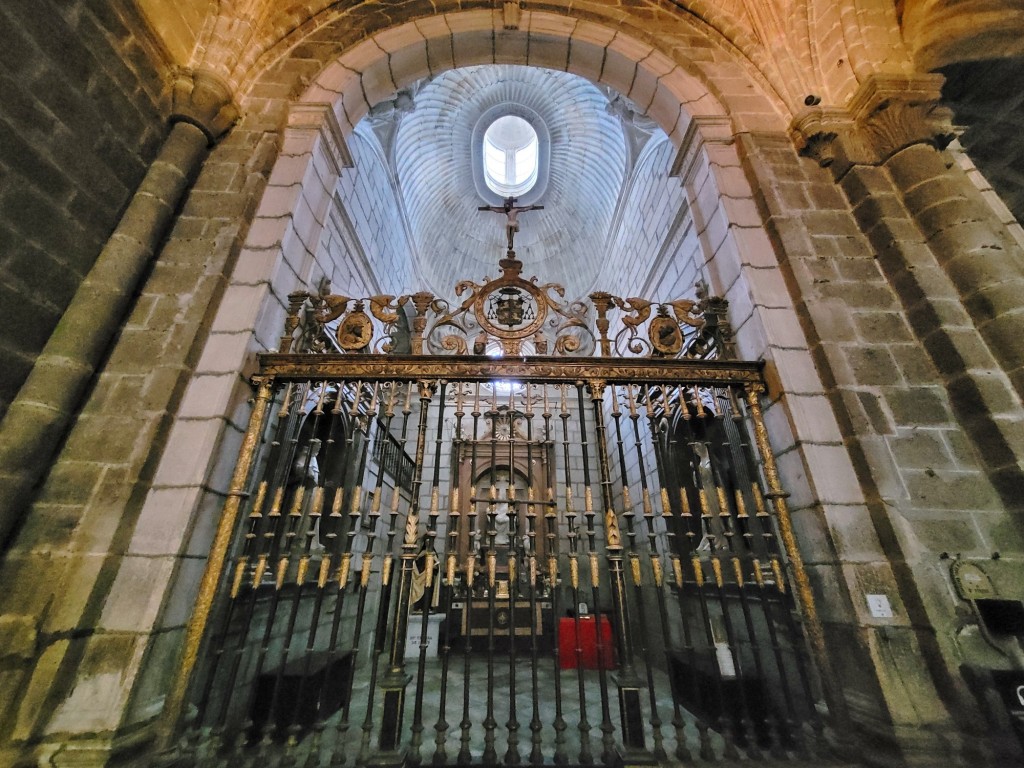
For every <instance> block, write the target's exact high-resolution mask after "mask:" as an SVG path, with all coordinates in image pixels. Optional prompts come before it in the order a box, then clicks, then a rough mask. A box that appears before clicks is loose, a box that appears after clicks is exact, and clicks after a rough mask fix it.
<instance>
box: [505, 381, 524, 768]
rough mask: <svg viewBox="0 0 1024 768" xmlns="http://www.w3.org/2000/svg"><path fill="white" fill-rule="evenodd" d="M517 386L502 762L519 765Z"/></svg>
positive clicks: (511, 427) (511, 396)
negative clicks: (506, 684)
mask: <svg viewBox="0 0 1024 768" xmlns="http://www.w3.org/2000/svg"><path fill="white" fill-rule="evenodd" d="M515 390H516V385H515V384H510V386H509V393H508V489H507V496H508V498H507V501H506V504H507V506H508V537H509V552H508V559H507V563H508V643H509V645H508V676H509V680H508V720H507V721H506V722H505V729H506V732H507V733H506V745H507V749H506V750H505V757H504V759H503V762H504V764H505V765H519V763H520V762H521V761H522V758H521V757H520V755H519V718H518V716H517V713H516V597H517V594H518V591H519V590H518V582H519V576H518V567H517V566H518V565H519V551H520V548H519V499H518V498H516V484H515V466H516V462H515V447H516V426H515V425H516V419H515V415H516V409H515Z"/></svg>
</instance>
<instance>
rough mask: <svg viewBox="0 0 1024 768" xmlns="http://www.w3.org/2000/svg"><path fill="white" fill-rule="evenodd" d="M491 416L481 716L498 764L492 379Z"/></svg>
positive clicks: (490, 759)
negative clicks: (484, 694)
mask: <svg viewBox="0 0 1024 768" xmlns="http://www.w3.org/2000/svg"><path fill="white" fill-rule="evenodd" d="M487 415H488V416H490V418H491V457H490V459H491V464H490V471H489V476H490V488H489V489H488V492H487V713H486V715H485V716H484V723H483V725H484V753H483V756H482V760H483V764H484V765H497V761H498V753H497V751H496V750H495V748H494V738H495V733H494V732H495V729H496V728H497V725H498V721H497V720H495V718H494V651H495V648H494V614H495V609H496V600H497V595H496V591H497V590H496V584H495V574H496V569H497V557H498V555H497V552H496V550H495V539H496V537H497V535H498V531H497V522H496V521H497V515H498V513H497V508H496V502H497V498H498V488H497V485H496V482H497V466H496V465H497V463H498V439H497V436H498V388H497V385H496V384H495V383H494V382H491V409H490V411H488V413H487Z"/></svg>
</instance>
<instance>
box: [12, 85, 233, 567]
mask: <svg viewBox="0 0 1024 768" xmlns="http://www.w3.org/2000/svg"><path fill="white" fill-rule="evenodd" d="M236 116H237V111H236V110H235V108H234V106H233V105H232V104H231V94H230V92H229V91H228V89H227V87H226V86H225V85H224V84H223V83H222V82H221V81H220V80H218V79H217V78H215V77H213V76H212V75H206V74H203V73H194V74H191V75H185V76H182V77H181V78H180V79H179V80H178V82H177V83H176V85H175V89H174V109H173V112H172V114H171V118H170V122H171V130H170V133H169V134H168V136H167V139H166V140H165V142H164V145H163V147H162V148H161V149H160V153H159V154H158V156H157V158H156V160H154V161H153V164H152V165H151V166H150V168H149V171H148V172H147V173H146V176H145V178H144V179H143V181H142V184H141V185H140V186H139V189H138V190H137V191H136V193H135V195H134V197H133V198H132V200H131V202H130V203H129V205H128V208H127V209H126V210H125V212H124V215H123V216H122V217H121V220H120V222H119V223H118V225H117V228H116V229H115V230H114V233H113V234H112V235H111V237H110V239H109V240H108V241H107V244H106V245H105V246H104V247H103V250H102V251H101V252H100V255H99V257H98V258H97V259H96V262H95V264H94V265H93V267H92V269H90V270H89V273H88V274H87V275H86V277H85V279H84V280H83V281H82V284H81V286H80V287H79V289H78V291H77V293H76V294H75V296H74V298H72V300H71V303H70V304H69V305H68V308H67V310H66V311H65V312H64V315H63V317H62V318H61V320H60V322H59V323H58V325H57V328H56V329H55V330H54V332H53V335H52V336H51V337H50V339H49V341H48V342H47V344H46V346H45V347H44V348H43V351H42V352H41V353H40V355H39V358H38V359H37V361H36V363H35V366H34V367H33V369H32V372H31V373H30V374H29V377H28V379H27V380H26V381H25V383H24V385H23V386H22V388H21V390H20V391H19V392H18V395H17V397H16V398H15V399H14V401H13V402H12V403H11V407H10V409H9V410H8V412H7V415H6V417H5V418H4V420H3V422H2V423H0V547H3V546H4V545H5V544H6V543H7V542H8V540H9V538H10V537H11V535H12V533H13V532H14V531H15V529H16V528H17V526H18V525H19V523H20V520H21V518H22V515H23V514H24V512H25V511H26V510H27V509H28V508H29V502H30V501H31V495H32V491H33V489H34V488H35V487H36V486H37V485H38V484H39V482H40V481H41V480H42V479H43V478H44V477H45V476H46V473H47V469H48V467H49V465H50V461H51V459H52V458H53V456H54V453H55V452H56V450H57V449H58V447H59V446H60V444H61V442H62V441H63V439H64V437H65V435H66V433H67V430H68V428H69V426H70V424H71V423H72V420H73V417H74V415H75V411H76V409H77V408H78V406H79V404H80V403H81V400H82V398H83V396H84V394H85V392H86V390H87V389H88V387H89V384H90V382H91V381H92V379H93V376H94V374H95V372H96V369H97V366H98V365H99V363H100V362H101V360H102V359H103V356H104V355H105V354H106V352H107V349H108V348H109V346H110V343H111V340H112V339H113V338H114V336H115V335H116V334H117V332H118V329H119V328H120V326H121V323H122V321H123V319H124V317H125V314H126V313H127V311H128V308H129V306H130V304H131V302H132V300H133V298H134V296H135V294H136V292H137V290H138V286H139V283H140V281H141V280H142V278H143V276H144V275H145V274H146V272H147V269H148V267H149V264H150V262H151V260H152V259H153V256H154V254H155V253H156V252H157V250H158V248H159V245H160V243H161V242H162V240H163V238H164V236H165V235H166V233H167V230H168V228H169V226H170V224H171V222H172V221H173V220H174V216H175V211H176V210H177V208H178V205H179V204H180V202H181V200H182V198H183V197H184V195H185V194H186V192H187V191H188V189H189V188H190V186H191V185H192V182H193V180H194V178H195V176H196V173H197V171H198V169H199V167H200V166H201V165H202V162H203V158H204V157H205V155H206V150H207V148H208V147H209V146H210V145H211V144H212V143H213V142H215V141H216V140H217V139H218V138H219V137H220V136H221V135H222V134H223V133H224V132H225V131H226V130H227V129H228V128H229V127H230V126H231V124H232V123H233V122H234V120H235V118H236Z"/></svg>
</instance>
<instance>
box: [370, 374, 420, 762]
mask: <svg viewBox="0 0 1024 768" xmlns="http://www.w3.org/2000/svg"><path fill="white" fill-rule="evenodd" d="M418 387H419V397H420V404H419V407H420V414H419V417H420V420H419V426H418V428H417V430H416V466H415V468H414V474H413V480H412V503H411V504H410V507H409V512H408V514H407V516H406V520H405V537H404V540H403V542H402V559H401V571H400V572H399V574H398V590H397V592H396V593H395V616H394V619H393V621H392V630H391V631H392V635H391V644H390V646H389V648H388V668H387V670H386V672H385V673H384V679H383V680H381V690H382V691H383V693H384V702H383V707H384V709H383V713H382V714H381V729H380V734H379V736H378V747H379V749H380V751H381V752H384V753H395V752H398V751H399V744H400V742H401V737H402V719H403V716H404V714H405V695H406V686H408V684H409V677H408V676H407V675H406V673H405V634H406V630H407V629H408V626H409V593H410V590H411V587H412V571H413V566H414V564H415V560H416V551H417V548H418V545H419V518H420V495H421V493H420V492H421V487H422V485H423V457H424V453H425V451H426V434H427V420H428V418H429V415H430V401H431V399H432V397H433V389H432V383H431V382H427V381H420V382H418Z"/></svg>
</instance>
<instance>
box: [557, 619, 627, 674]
mask: <svg viewBox="0 0 1024 768" xmlns="http://www.w3.org/2000/svg"><path fill="white" fill-rule="evenodd" d="M600 618H601V655H600V657H598V652H597V651H598V647H597V624H598V622H597V617H596V616H580V618H579V627H580V634H579V640H580V648H581V649H582V650H581V653H580V663H582V665H583V668H584V669H598V658H600V660H601V662H602V663H603V666H604V668H605V669H615V642H614V641H613V640H612V624H611V622H610V621H609V620H608V619H607V618H606V617H605V616H601V617H600ZM576 622H577V619H573V618H569V617H566V618H563V619H560V620H559V622H558V660H559V664H560V666H561V668H562V669H575V668H576Z"/></svg>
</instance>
